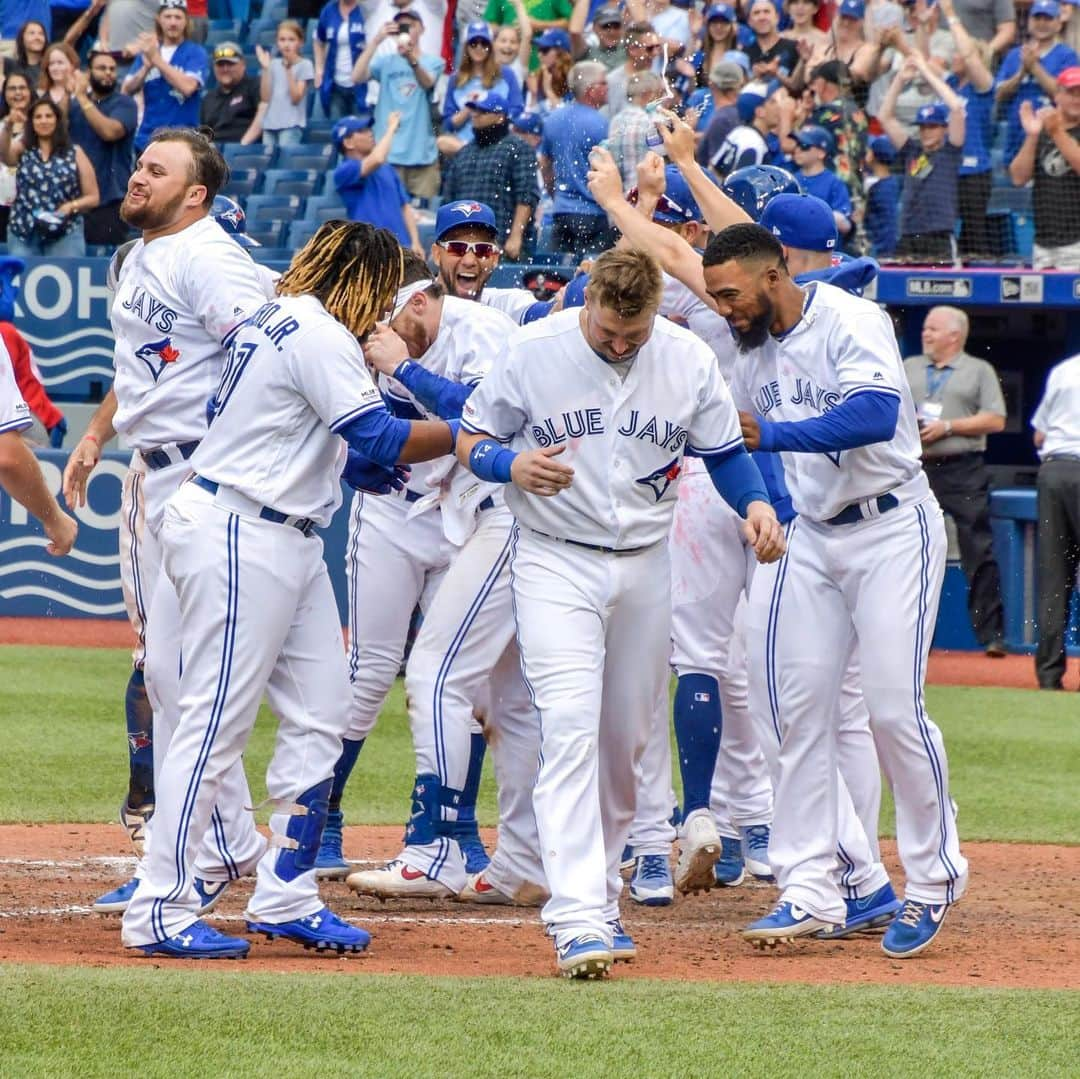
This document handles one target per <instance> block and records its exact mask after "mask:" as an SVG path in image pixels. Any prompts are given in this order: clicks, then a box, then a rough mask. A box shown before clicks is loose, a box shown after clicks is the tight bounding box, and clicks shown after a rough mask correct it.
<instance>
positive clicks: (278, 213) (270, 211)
mask: <svg viewBox="0 0 1080 1079" xmlns="http://www.w3.org/2000/svg"><path fill="white" fill-rule="evenodd" d="M244 212H245V213H246V214H247V218H248V227H249V228H250V227H251V226H252V224H253V223H255V222H258V221H297V220H299V219H300V218H301V217H303V216H304V200H303V199H302V198H300V196H299V195H249V196H248V199H247V202H246V203H245V204H244Z"/></svg>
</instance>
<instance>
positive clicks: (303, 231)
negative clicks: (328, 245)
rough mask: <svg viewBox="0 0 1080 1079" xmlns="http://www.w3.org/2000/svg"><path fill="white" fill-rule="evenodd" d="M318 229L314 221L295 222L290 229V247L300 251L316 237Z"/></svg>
mask: <svg viewBox="0 0 1080 1079" xmlns="http://www.w3.org/2000/svg"><path fill="white" fill-rule="evenodd" d="M318 228H319V226H318V225H317V224H316V223H315V222H314V221H307V220H304V221H294V222H293V223H292V225H291V226H290V227H289V246H290V247H291V248H292V249H293V250H294V251H298V250H299V249H300V248H301V247H303V246H304V244H306V243H307V242H308V240H310V239H311V237H312V236H314V235H315V233H316V232H317V231H318Z"/></svg>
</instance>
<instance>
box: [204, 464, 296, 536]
mask: <svg viewBox="0 0 1080 1079" xmlns="http://www.w3.org/2000/svg"><path fill="white" fill-rule="evenodd" d="M191 482H192V483H194V484H195V485H196V486H197V487H201V488H202V489H203V490H204V491H209V492H210V494H212V495H216V494H217V493H218V485H217V484H216V483H215V482H214V481H213V480H208V479H206V477H205V476H192V477H191ZM259 517H261V518H262V520H264V521H272V522H273V523H274V524H276V525H288V526H289V527H290V528H295V529H296V530H297V531H298V532H302V533H303V534H304V535H305V536H310V535H311V533H312V532H314V531H315V522H314V521H313V520H312V519H311V518H310V517H297V516H295V515H291V514H288V513H282V512H281V511H280V510H275V509H271V508H270V507H269V506H259Z"/></svg>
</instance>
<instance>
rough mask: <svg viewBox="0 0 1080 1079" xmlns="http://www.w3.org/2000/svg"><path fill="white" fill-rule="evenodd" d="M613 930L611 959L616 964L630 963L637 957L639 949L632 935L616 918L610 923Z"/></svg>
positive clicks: (609, 926) (609, 925)
mask: <svg viewBox="0 0 1080 1079" xmlns="http://www.w3.org/2000/svg"><path fill="white" fill-rule="evenodd" d="M608 928H609V929H610V930H611V957H612V959H613V960H614V961H615V962H616V963H629V962H630V960H631V959H635V958H636V957H637V947H636V946H635V944H634V942H633V940H631V938H630V934H629V933H627V931H626V930H625V929H624V928H623V924H622V921H621V920H620V919H619V918H615V919H614V920H613V921H610V922H608Z"/></svg>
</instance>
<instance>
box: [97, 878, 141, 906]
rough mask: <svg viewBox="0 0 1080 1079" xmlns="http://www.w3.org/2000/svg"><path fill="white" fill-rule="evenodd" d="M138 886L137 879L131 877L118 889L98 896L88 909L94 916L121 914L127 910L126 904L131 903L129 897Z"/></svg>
mask: <svg viewBox="0 0 1080 1079" xmlns="http://www.w3.org/2000/svg"><path fill="white" fill-rule="evenodd" d="M138 886H139V881H138V879H137V878H135V877H132V878H131V880H128V881H125V882H124V883H123V884H121V885H120V887H119V888H114V889H113V890H112V891H111V892H106V893H105V894H104V895H101V896H98V898H97V899H95V900H94V902H93V905H92V906H91V907H90V909H91V910H92V911H93V912H94V913H95V914H123V913H124V911H125V910H127V907H128V903H129V902H131V897H132V896H133V895H134V894H135V889H136V888H138Z"/></svg>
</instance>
